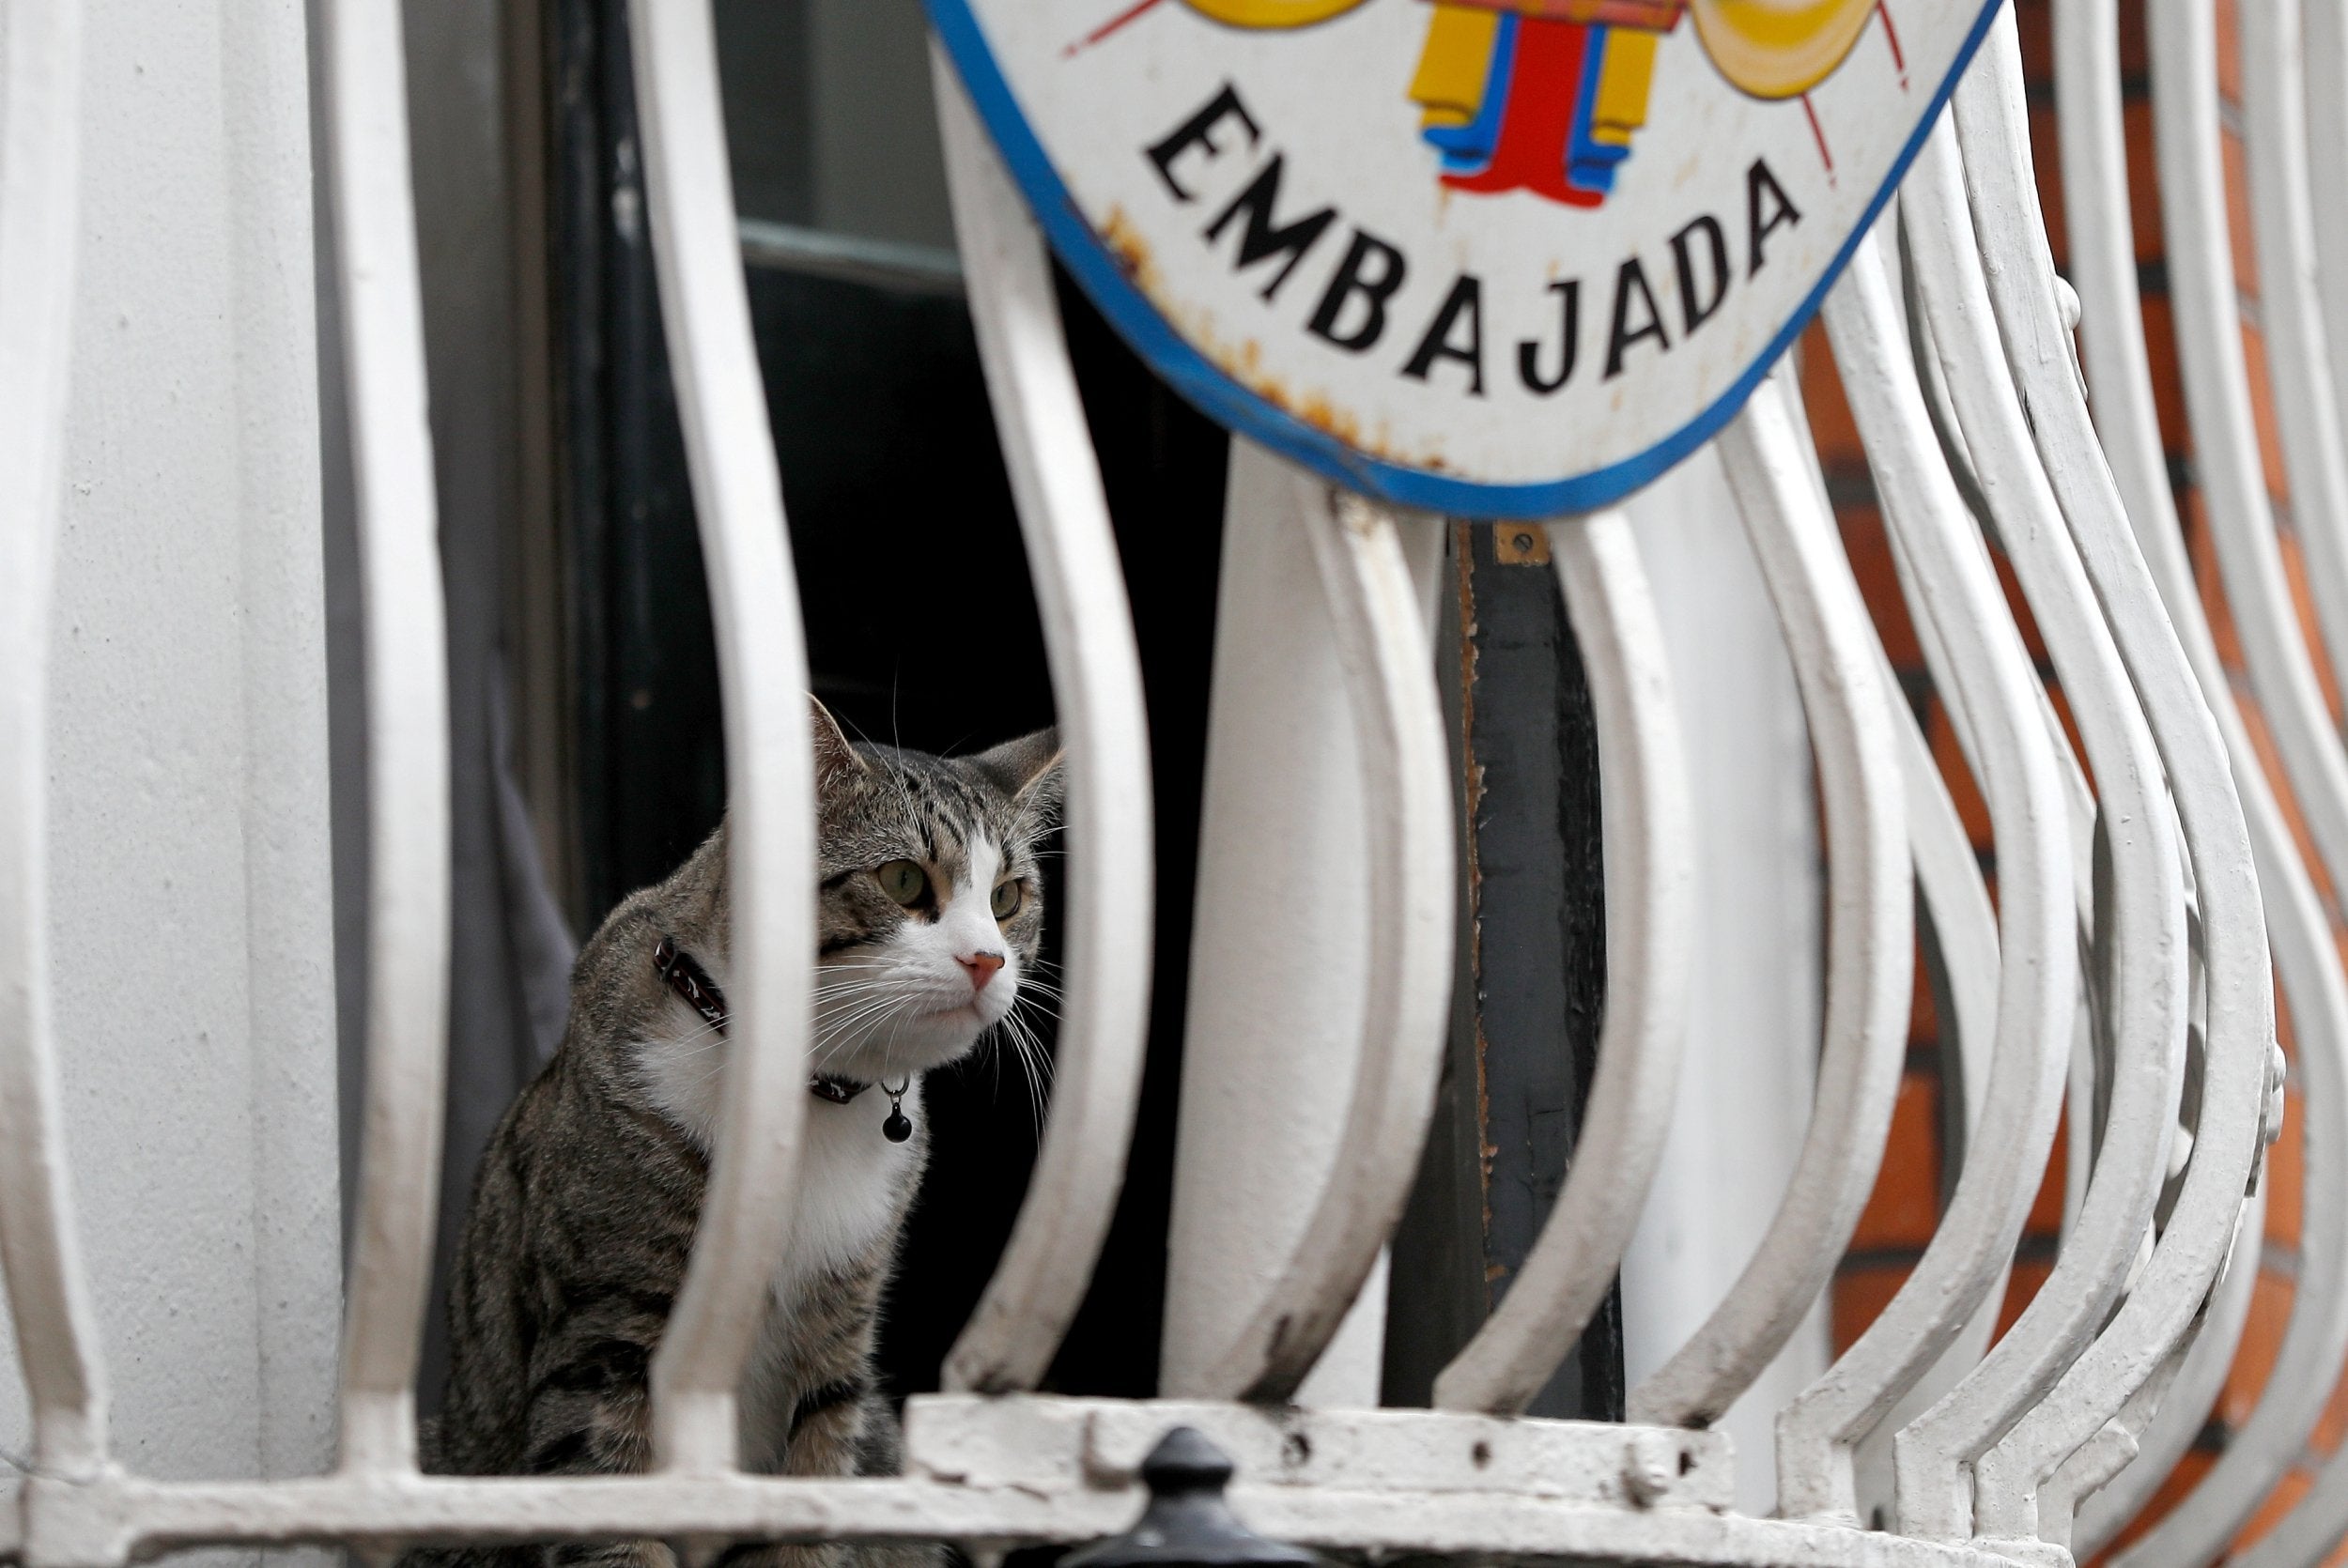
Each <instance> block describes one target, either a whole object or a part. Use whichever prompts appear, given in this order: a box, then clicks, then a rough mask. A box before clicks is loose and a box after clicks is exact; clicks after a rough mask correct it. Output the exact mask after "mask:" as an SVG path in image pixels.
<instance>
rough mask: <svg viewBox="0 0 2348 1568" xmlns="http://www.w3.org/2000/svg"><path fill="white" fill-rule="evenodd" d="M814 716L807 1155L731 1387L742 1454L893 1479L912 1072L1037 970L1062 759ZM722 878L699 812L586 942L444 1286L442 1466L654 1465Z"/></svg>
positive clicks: (707, 1076) (639, 1566)
mask: <svg viewBox="0 0 2348 1568" xmlns="http://www.w3.org/2000/svg"><path fill="white" fill-rule="evenodd" d="M812 718H813V726H814V735H815V763H816V766H815V772H816V780H817V795H818V798H819V800H820V803H821V807H820V816H821V828H820V835H819V850H818V860H819V863H820V864H819V868H818V873H819V876H820V878H821V884H820V885H821V890H822V896H821V915H820V918H819V924H818V931H819V937H820V947H819V949H818V955H817V956H818V959H819V961H820V972H819V979H818V989H817V1003H816V1028H815V1037H814V1041H813V1045H812V1049H811V1054H810V1058H809V1067H810V1069H811V1077H810V1080H809V1085H808V1092H809V1094H810V1100H809V1104H808V1108H807V1130H806V1143H805V1145H804V1146H805V1151H806V1152H805V1156H804V1162H803V1165H802V1169H801V1174H800V1177H799V1190H798V1196H797V1199H796V1212H795V1214H794V1216H793V1220H792V1230H791V1238H790V1243H789V1249H788V1252H787V1253H786V1254H785V1256H784V1259H783V1262H782V1265H781V1268H780V1271H779V1272H778V1273H777V1275H776V1277H775V1281H774V1284H773V1294H772V1298H771V1300H770V1304H769V1307H768V1312H767V1317H766V1322H765V1329H764V1330H763V1331H762V1333H761V1335H760V1339H759V1343H758V1346H757V1349H756V1350H755V1352H754V1353H753V1355H752V1358H751V1363H750V1367H749V1374H748V1376H747V1377H746V1379H745V1383H744V1387H743V1391H742V1406H741V1440H742V1456H743V1464H744V1465H745V1467H746V1468H750V1469H754V1470H761V1471H767V1472H774V1473H780V1474H786V1475H806V1476H846V1475H872V1474H888V1473H893V1472H894V1471H895V1470H896V1468H897V1466H898V1453H897V1436H896V1428H895V1421H894V1417H893V1416H892V1415H891V1413H890V1410H889V1407H888V1404H887V1403H886V1401H885V1400H884V1399H883V1398H882V1396H881V1393H880V1391H879V1390H878V1389H877V1388H876V1387H875V1383H874V1376H873V1333H874V1325H875V1319H876V1316H877V1314H878V1311H879V1307H880V1299H881V1295H882V1292H883V1289H884V1288H885V1287H886V1285H887V1284H888V1275H889V1270H890V1268H891V1267H892V1264H893V1262H894V1255H895V1252H896V1247H897V1237H898V1234H899V1231H900V1229H901V1228H902V1226H903V1224H904V1217H905V1211H906V1207H907V1206H908V1205H909V1204H910V1203H911V1202H912V1199H913V1194H914V1190H915V1188H916V1187H917V1186H918V1185H919V1180H920V1176H921V1168H922V1163H923V1161H924V1159H925V1158H926V1153H927V1146H928V1140H927V1137H926V1135H925V1133H924V1132H923V1131H922V1130H920V1127H921V1121H922V1117H921V1115H920V1103H921V1074H922V1073H924V1072H926V1071H928V1070H929V1069H931V1068H937V1067H941V1066H944V1065H945V1064H947V1063H950V1062H951V1061H953V1060H955V1059H956V1058H957V1057H960V1056H962V1055H964V1054H965V1053H967V1052H969V1051H970V1049H971V1048H972V1047H973V1046H974V1045H975V1044H976V1043H977V1041H978V1040H979V1038H980V1037H981V1035H983V1034H985V1033H986V1031H987V1030H989V1029H990V1028H992V1027H994V1026H995V1025H996V1024H998V1023H1002V1022H1004V1021H1005V1020H1006V1019H1007V1018H1008V1017H1009V1015H1010V1014H1011V1011H1012V1007H1013V1005H1014V1003H1015V1002H1016V1000H1017V998H1018V994H1019V989H1020V986H1021V984H1022V983H1023V981H1026V982H1027V983H1029V984H1032V983H1034V982H1033V981H1032V979H1031V977H1030V976H1031V971H1032V969H1033V967H1034V965H1035V962H1036V944H1037V939H1038V937H1039V935H1040V934H1041V931H1042V927H1043V898H1042V879H1041V877H1040V876H1039V874H1038V865H1037V859H1038V855H1039V853H1040V841H1041V839H1042V838H1043V835H1044V834H1045V832H1046V831H1047V829H1048V828H1049V826H1050V824H1051V821H1052V819H1053V817H1054V816H1055V814H1056V812H1057V810H1058V801H1059V748H1058V744H1057V742H1056V740H1055V738H1054V732H1053V731H1051V730H1042V731H1039V732H1038V733H1036V734H1033V735H1029V736H1027V737H1026V738H1024V739H1021V740H1016V741H1012V742H1010V743H1008V744H1007V745H1004V746H997V747H996V748H995V749H994V750H992V751H987V752H983V753H981V754H980V755H978V756H974V757H967V758H958V759H949V758H942V757H932V756H926V755H922V754H919V753H917V752H910V751H903V750H898V749H895V748H892V747H883V746H857V745H851V744H850V743H849V741H848V740H847V738H846V737H845V736H844V735H842V732H841V730H840V729H839V726H838V725H837V724H835V723H834V722H833V720H832V717H831V715H829V714H828V713H827V712H826V711H825V709H824V707H823V705H822V704H821V703H815V704H814V707H813V715H812ZM726 876H727V866H726V829H725V827H724V826H723V825H722V824H720V825H719V827H718V830H717V832H715V833H714V834H712V835H711V836H710V838H709V839H708V841H707V842H705V843H703V845H702V846H701V848H700V849H699V850H697V851H696V852H695V853H694V854H693V856H692V858H691V859H689V860H687V862H686V863H685V865H684V866H683V867H682V868H681V869H679V870H678V871H677V872H676V873H675V874H674V875H673V876H672V877H671V878H670V879H669V880H668V881H667V882H664V883H662V884H659V885H658V886H657V887H652V888H648V889H646V890H644V891H642V892H641V893H638V894H636V895H635V896H634V897H633V898H630V899H627V901H626V902H625V903H623V904H621V905H620V907H619V908H618V909H616V910H614V911H613V912H612V914H611V916H610V919H608V920H606V921H605V922H604V924H603V928H602V930H598V931H597V932H596V933H595V938H594V940H592V941H591V942H589V943H588V945H587V946H586V948H585V950H584V951H582V952H581V953H580V955H579V965H578V968H577V969H576V970H575V971H574V973H573V976H572V989H571V1013H570V1022H569V1027H568V1030H567V1031H566V1033H565V1035H564V1041H563V1045H562V1049H561V1050H560V1051H558V1052H557V1053H556V1054H555V1056H554V1058H553V1060H552V1061H551V1062H549V1063H548V1066H547V1068H546V1070H545V1071H544V1072H542V1073H541V1074H540V1075H539V1077H538V1078H537V1080H536V1081H535V1082H534V1083H533V1084H531V1085H530V1087H529V1088H527V1089H525V1090H524V1091H523V1092H522V1094H521V1097H520V1098H519V1099H517V1101H516V1102H515V1104H514V1106H513V1108H512V1109H511V1110H510V1111H508V1112H507V1113H506V1115H505V1119H504V1120H503V1121H502V1123H501V1124H500V1125H499V1127H498V1130H497V1131H496V1133H495V1134H494V1135H492V1137H491V1139H490V1141H489V1145H488V1148H487V1151H486V1152H485V1153H484V1155H483V1157H482V1161H481V1166H480V1170H479V1173H478V1175H477V1176H476V1177H475V1180H474V1187H473V1195H472V1207H471V1213H470V1215H469V1217H468V1219H467V1222H466V1227H465V1236H464V1240H463V1242H462V1244H461V1247H460V1249H459V1251H458V1254H457V1258H456V1272H455V1277H454V1279H453V1281H452V1283H451V1287H450V1299H449V1316H450V1327H451V1330H452V1331H451V1341H452V1346H453V1352H452V1367H451V1372H450V1378H449V1384H448V1393H447V1398H446V1403H445V1406H444V1408H443V1410H442V1413H441V1415H440V1419H439V1420H438V1422H435V1423H434V1426H433V1428H432V1430H430V1431H429V1432H428V1433H427V1436H426V1448H427V1455H426V1459H427V1466H428V1468H432V1469H434V1470H437V1471H440V1472H442V1473H452V1474H460V1475H498V1474H522V1475H577V1474H591V1473H610V1472H618V1471H635V1470H642V1469H645V1468H648V1467H649V1465H650V1462H651V1458H652V1454H651V1440H650V1425H649V1410H648V1406H647V1382H648V1376H649V1370H650V1366H651V1361H652V1357H653V1353H654V1351H655V1349H656V1348H657V1346H658V1345H659V1342H660V1334H661V1330H662V1328H663V1326H664V1325H665V1323H666V1321H667V1318H668V1314H669V1309H670V1307H671V1305H672V1302H674V1300H675V1299H676V1294H677V1289H678V1286H679V1285H680V1284H681V1283H682V1281H683V1277H684V1272H685V1266H686V1259H687V1252H688V1249H689V1248H690V1246H691V1244H692V1240H693V1233H694V1226H695V1223H696V1221H697V1219H698V1217H699V1214H700V1210H701V1202H702V1191H703V1186H704V1184H705V1183H706V1181H707V1179H708V1175H709V1154H710V1147H711V1139H712V1137H713V1135H714V1130H715V1127H716V1125H717V1121H718V1105H719V1101H720V1098H721V1095H722V1091H723V1088H724V1084H725V1074H724V1065H725V1060H726V1053H727V1038H726V1035H725V1029H724V1023H725V1011H724V1007H725V1003H724V987H725V982H726V976H727V973H728V967H729V966H728V962H727V959H728V948H727V937H728V930H729V920H728V904H727V896H726ZM908 1124H909V1125H908ZM436 1555H438V1554H436ZM461 1555H462V1556H463V1557H465V1558H467V1559H469V1560H472V1561H474V1562H487V1561H492V1560H494V1561H496V1562H498V1563H499V1564H501V1565H502V1568H540V1565H550V1564H579V1563H602V1564H610V1565H613V1568H670V1564H671V1562H672V1559H671V1554H670V1552H669V1550H668V1548H667V1547H665V1546H663V1545H659V1544H658V1543H655V1542H650V1541H639V1542H630V1543H619V1544H603V1545H592V1544H580V1545H569V1546H558V1547H544V1548H540V1547H516V1548H506V1549H502V1550H499V1551H495V1552H488V1551H476V1552H468V1553H464V1554H461ZM758 1555H759V1556H760V1557H761V1558H762V1559H763V1560H768V1561H771V1562H775V1563H779V1564H780V1563H787V1564H795V1565H805V1568H848V1565H849V1564H856V1563H861V1564H879V1563H882V1562H889V1563H903V1564H907V1565H908V1568H909V1565H911V1564H913V1563H917V1562H919V1563H927V1562H930V1561H934V1560H935V1553H933V1552H929V1551H926V1550H921V1549H914V1548H886V1549H884V1548H867V1549H853V1550H852V1549H849V1548H844V1547H842V1546H838V1545H816V1546H794V1547H769V1548H761V1549H760V1550H759V1552H758ZM443 1560H445V1559H443Z"/></svg>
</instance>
